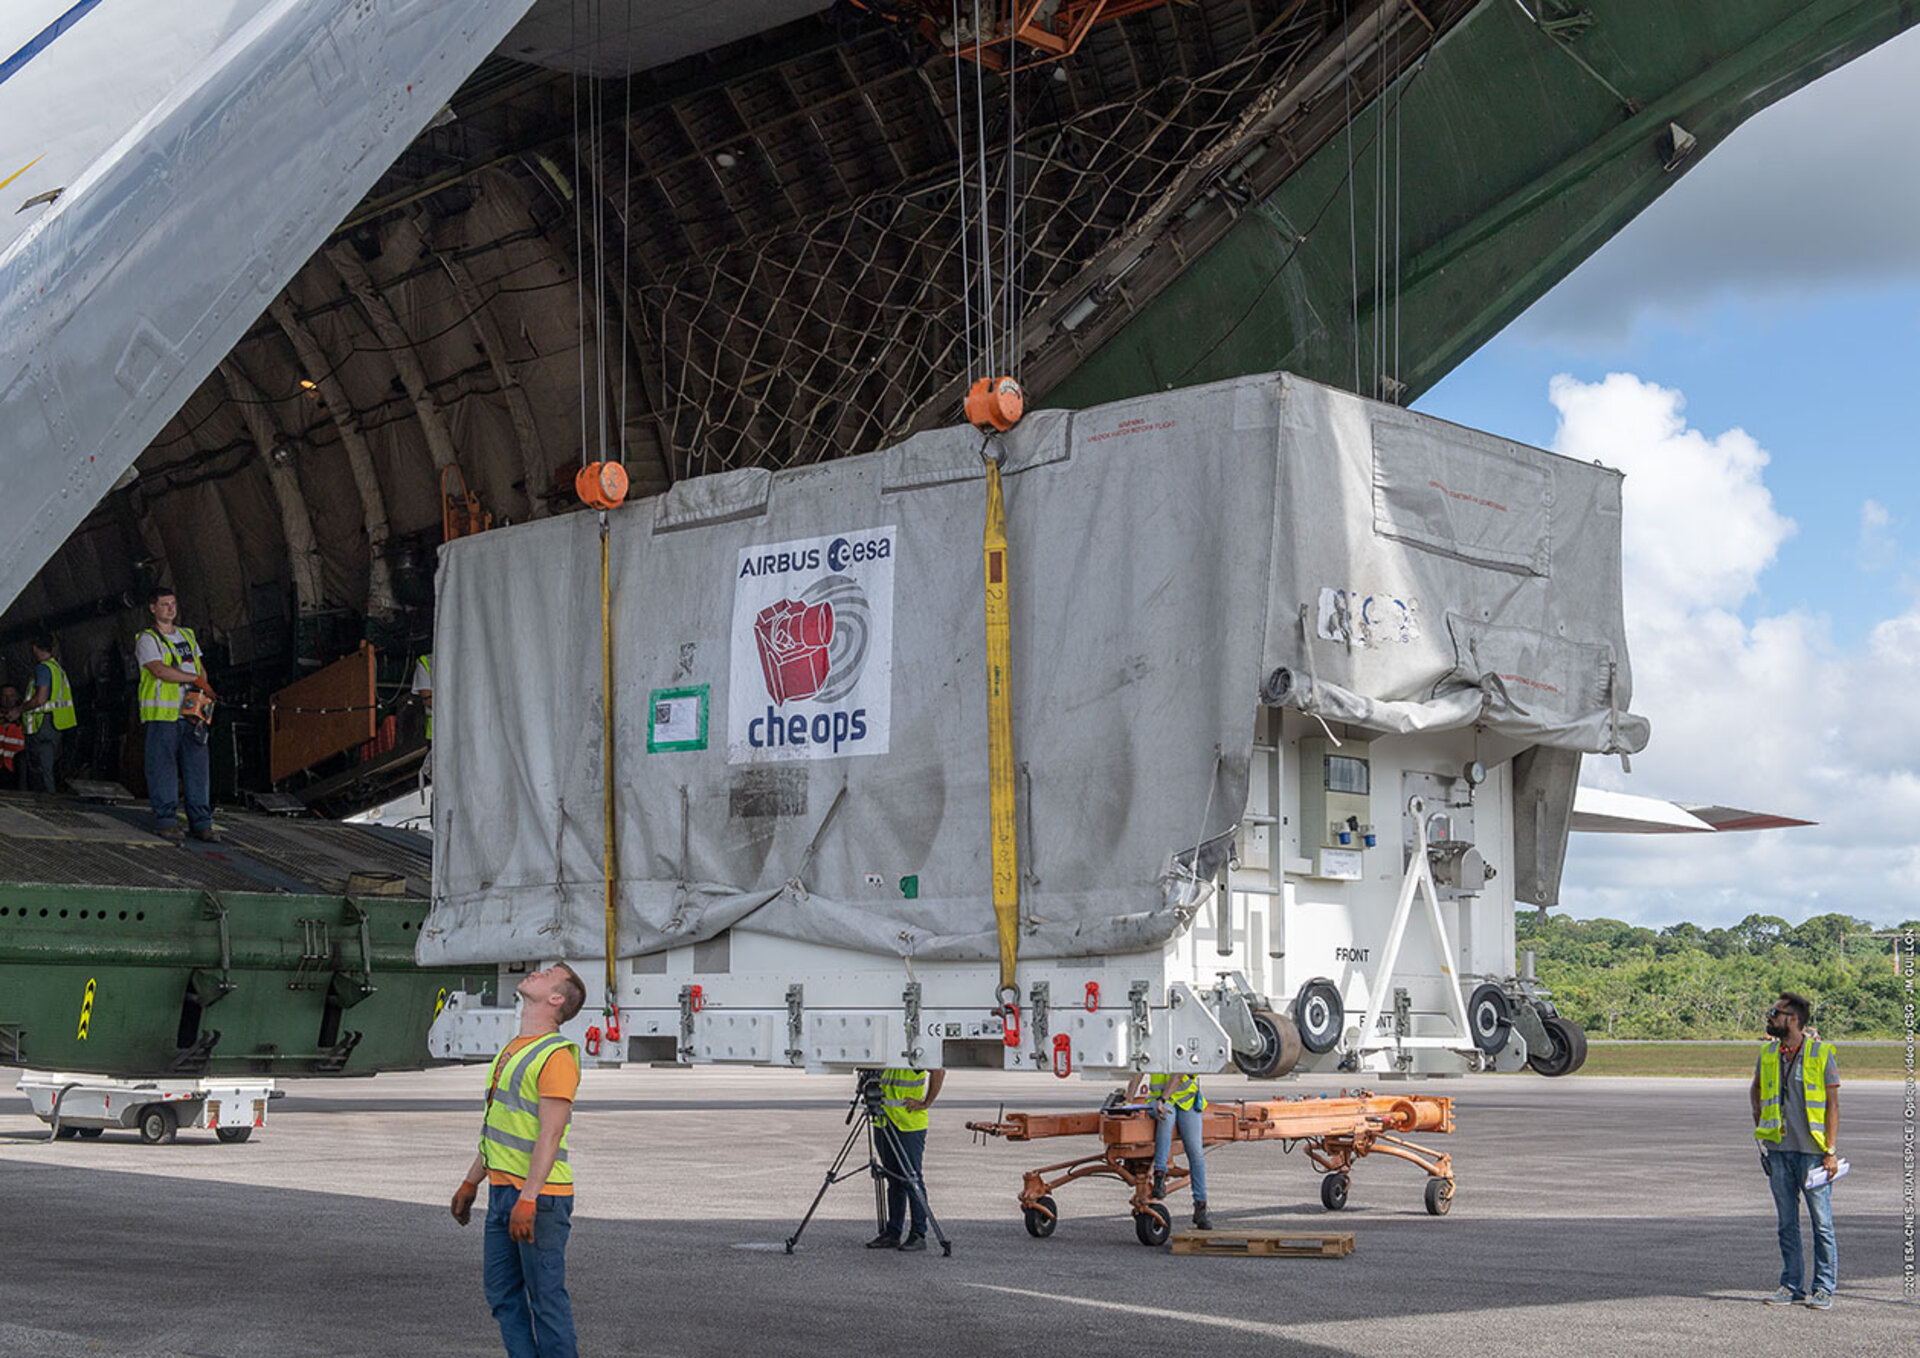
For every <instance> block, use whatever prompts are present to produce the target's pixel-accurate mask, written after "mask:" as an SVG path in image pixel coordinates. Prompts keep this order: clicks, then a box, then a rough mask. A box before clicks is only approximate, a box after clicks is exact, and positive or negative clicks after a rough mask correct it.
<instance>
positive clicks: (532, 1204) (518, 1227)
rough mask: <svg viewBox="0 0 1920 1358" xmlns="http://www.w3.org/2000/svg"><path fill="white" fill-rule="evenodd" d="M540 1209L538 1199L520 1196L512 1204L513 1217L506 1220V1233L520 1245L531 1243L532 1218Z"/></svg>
mask: <svg viewBox="0 0 1920 1358" xmlns="http://www.w3.org/2000/svg"><path fill="white" fill-rule="evenodd" d="M539 1210H540V1199H538V1198H522V1199H520V1201H518V1202H516V1203H515V1204H514V1205H513V1218H512V1220H510V1221H508V1222H507V1234H508V1235H509V1236H510V1237H512V1238H513V1239H514V1240H517V1241H519V1242H520V1243H521V1244H522V1245H531V1244H532V1243H533V1218H534V1214H535V1213H536V1212H538V1211H539Z"/></svg>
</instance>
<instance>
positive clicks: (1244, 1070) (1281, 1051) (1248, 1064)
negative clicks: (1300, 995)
mask: <svg viewBox="0 0 1920 1358" xmlns="http://www.w3.org/2000/svg"><path fill="white" fill-rule="evenodd" d="M1253 1026H1254V1027H1255V1028H1256V1029H1257V1030H1258V1031H1259V1033H1260V1050H1259V1051H1257V1052H1253V1053H1252V1054H1248V1053H1245V1052H1235V1053H1234V1054H1233V1064H1234V1065H1236V1066H1238V1067H1239V1068H1240V1073H1241V1074H1242V1075H1244V1076H1246V1077H1247V1078H1248V1079H1250V1080H1277V1079H1279V1078H1280V1077H1281V1076H1282V1075H1291V1074H1292V1073H1293V1068H1294V1067H1295V1066H1296V1065H1298V1064H1299V1063H1300V1051H1301V1046H1300V1030H1299V1029H1298V1028H1296V1027H1294V1026H1293V1020H1292V1019H1290V1018H1286V1017H1284V1016H1283V1015H1280V1014H1275V1013H1272V1012H1270V1011H1269V1010H1265V1009H1256V1010H1254V1011H1253Z"/></svg>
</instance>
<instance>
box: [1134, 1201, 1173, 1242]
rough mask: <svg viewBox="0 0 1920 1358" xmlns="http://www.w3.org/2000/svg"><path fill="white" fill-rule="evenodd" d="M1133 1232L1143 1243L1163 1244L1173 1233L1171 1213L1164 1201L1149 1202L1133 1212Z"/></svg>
mask: <svg viewBox="0 0 1920 1358" xmlns="http://www.w3.org/2000/svg"><path fill="white" fill-rule="evenodd" d="M1133 1233H1134V1234H1135V1235H1137V1236H1139V1237H1140V1243H1141V1244H1143V1245H1164V1244H1166V1243H1167V1237H1168V1236H1170V1235H1172V1234H1173V1213H1172V1212H1170V1211H1168V1210H1167V1206H1166V1204H1165V1203H1159V1202H1150V1203H1148V1204H1147V1205H1146V1206H1145V1207H1142V1208H1141V1209H1140V1210H1139V1211H1137V1212H1135V1213H1134V1214H1133Z"/></svg>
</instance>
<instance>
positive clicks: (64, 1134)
mask: <svg viewBox="0 0 1920 1358" xmlns="http://www.w3.org/2000/svg"><path fill="white" fill-rule="evenodd" d="M79 1137H80V1129H79V1128H78V1127H62V1128H61V1129H60V1130H59V1131H57V1132H55V1133H54V1134H53V1139H54V1140H55V1141H77V1140H78V1139H79Z"/></svg>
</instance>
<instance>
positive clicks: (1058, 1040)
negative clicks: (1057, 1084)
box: [1053, 1033, 1073, 1080]
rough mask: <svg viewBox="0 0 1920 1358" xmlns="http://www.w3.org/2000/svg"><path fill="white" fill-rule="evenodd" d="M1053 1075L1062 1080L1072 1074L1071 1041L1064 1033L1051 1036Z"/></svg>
mask: <svg viewBox="0 0 1920 1358" xmlns="http://www.w3.org/2000/svg"><path fill="white" fill-rule="evenodd" d="M1053 1073H1054V1074H1055V1075H1057V1076H1059V1077H1060V1078H1061V1079H1063V1080H1064V1079H1066V1078H1067V1076H1069V1075H1071V1074H1073V1039H1072V1038H1071V1037H1068V1036H1067V1035H1066V1034H1065V1033H1055V1034H1054V1035H1053Z"/></svg>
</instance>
